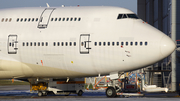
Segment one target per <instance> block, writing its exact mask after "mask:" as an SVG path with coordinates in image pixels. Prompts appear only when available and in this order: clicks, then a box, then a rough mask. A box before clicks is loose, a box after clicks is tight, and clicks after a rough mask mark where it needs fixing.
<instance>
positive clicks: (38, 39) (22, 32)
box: [0, 6, 176, 97]
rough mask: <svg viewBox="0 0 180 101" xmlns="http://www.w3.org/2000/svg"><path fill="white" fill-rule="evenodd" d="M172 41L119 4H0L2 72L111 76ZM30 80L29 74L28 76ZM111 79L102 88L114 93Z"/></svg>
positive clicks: (157, 55) (143, 62)
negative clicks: (113, 5) (108, 84)
mask: <svg viewBox="0 0 180 101" xmlns="http://www.w3.org/2000/svg"><path fill="white" fill-rule="evenodd" d="M175 48H176V45H175V43H174V42H173V40H171V39H170V38H169V37H168V36H167V35H165V34H164V33H163V32H161V31H159V30H157V29H156V28H154V27H152V26H150V25H149V24H147V23H145V22H144V21H142V20H141V19H140V18H138V17H137V15H136V14H135V13H134V12H132V11H130V10H128V9H125V8H119V7H106V6H99V7H47V8H46V7H37V8H36V7H33V8H10V9H1V10H0V78H1V79H5V78H19V79H22V78H27V79H35V80H36V79H37V80H36V82H38V79H39V78H62V79H64V78H75V77H88V76H96V75H98V74H101V75H109V74H110V76H112V79H113V78H114V79H116V78H118V77H115V75H116V74H118V73H120V72H126V71H132V70H136V69H140V68H143V67H146V66H148V65H151V64H154V63H156V62H158V61H160V60H162V59H164V58H166V57H167V56H169V55H170V54H171V53H172V52H173V51H174V50H175ZM31 81H32V80H29V82H30V83H31V84H32V82H31ZM116 88H117V87H115V85H113V86H112V87H109V88H108V89H107V91H106V94H107V96H108V97H114V96H115V95H116V90H115V89H116Z"/></svg>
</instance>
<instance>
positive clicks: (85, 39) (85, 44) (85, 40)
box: [79, 34, 91, 54]
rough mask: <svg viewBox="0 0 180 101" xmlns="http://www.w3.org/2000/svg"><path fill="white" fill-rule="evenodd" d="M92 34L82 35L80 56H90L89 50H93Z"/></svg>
mask: <svg viewBox="0 0 180 101" xmlns="http://www.w3.org/2000/svg"><path fill="white" fill-rule="evenodd" d="M90 42H91V41H90V34H81V35H80V42H79V49H80V54H89V50H90V49H91V48H90V46H89V44H90Z"/></svg>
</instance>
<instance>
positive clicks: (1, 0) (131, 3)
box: [0, 0, 137, 13]
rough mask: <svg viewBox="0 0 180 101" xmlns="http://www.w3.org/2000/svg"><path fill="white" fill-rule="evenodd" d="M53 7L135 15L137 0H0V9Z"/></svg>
mask: <svg viewBox="0 0 180 101" xmlns="http://www.w3.org/2000/svg"><path fill="white" fill-rule="evenodd" d="M46 3H48V4H49V5H50V6H51V7H53V6H56V7H58V6H61V5H65V6H77V5H80V6H102V5H103V6H118V7H124V8H127V9H130V10H131V11H133V12H135V13H137V0H0V9H3V8H15V7H40V6H42V7H43V6H46Z"/></svg>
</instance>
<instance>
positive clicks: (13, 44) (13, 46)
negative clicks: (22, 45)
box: [7, 35, 18, 54]
mask: <svg viewBox="0 0 180 101" xmlns="http://www.w3.org/2000/svg"><path fill="white" fill-rule="evenodd" d="M17 44H18V40H17V35H9V36H8V42H7V48H8V54H17V50H18V45H17Z"/></svg>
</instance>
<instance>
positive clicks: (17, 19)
mask: <svg viewBox="0 0 180 101" xmlns="http://www.w3.org/2000/svg"><path fill="white" fill-rule="evenodd" d="M3 21H4V19H3ZM16 21H17V22H19V18H17V20H16Z"/></svg>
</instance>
